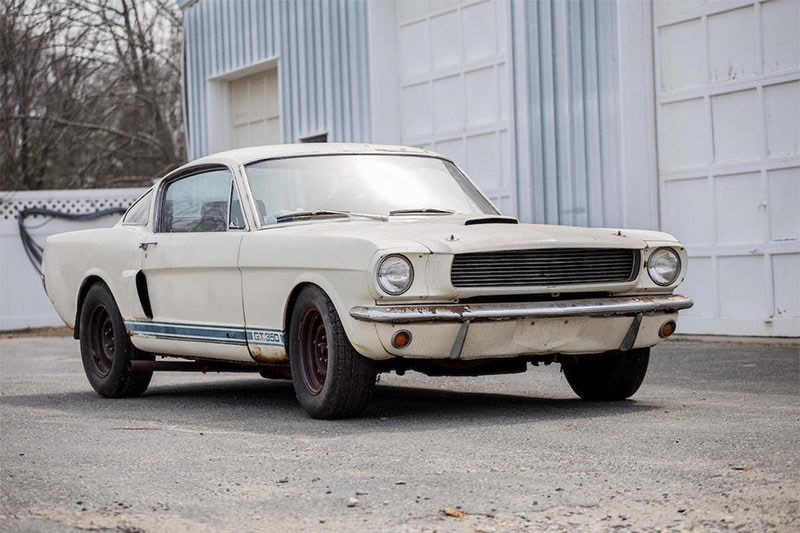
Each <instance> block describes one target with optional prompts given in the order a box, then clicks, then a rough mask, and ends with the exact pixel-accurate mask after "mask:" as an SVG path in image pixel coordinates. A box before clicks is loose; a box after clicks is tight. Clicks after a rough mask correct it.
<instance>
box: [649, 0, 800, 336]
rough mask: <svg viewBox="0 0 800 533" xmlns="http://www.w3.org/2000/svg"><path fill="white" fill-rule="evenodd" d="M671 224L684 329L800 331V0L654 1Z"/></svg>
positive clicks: (666, 218)
mask: <svg viewBox="0 0 800 533" xmlns="http://www.w3.org/2000/svg"><path fill="white" fill-rule="evenodd" d="M654 31H655V39H654V40H655V50H656V53H655V60H656V78H657V79H656V87H657V89H656V90H657V95H656V96H657V99H656V101H657V120H658V152H659V182H660V198H661V200H660V202H661V222H662V227H663V228H664V230H665V231H668V232H671V233H673V234H675V235H676V236H678V237H679V238H680V239H681V240H682V241H683V242H684V243H685V244H686V245H687V246H688V249H689V254H690V256H691V261H690V265H689V275H688V277H687V279H686V282H685V286H684V287H682V289H683V290H682V292H685V293H686V294H689V295H691V296H693V297H694V298H695V302H696V304H695V307H694V308H693V309H692V310H690V311H688V312H686V313H685V315H684V316H685V318H684V319H683V320H682V323H681V331H682V332H685V333H718V334H731V335H781V336H798V335H800V244H798V239H799V238H800V206H799V204H800V2H798V1H797V0H769V1H764V2H760V1H756V2H753V1H735V0H733V1H727V2H716V1H701V0H690V1H686V0H683V1H674V2H666V1H656V2H654Z"/></svg>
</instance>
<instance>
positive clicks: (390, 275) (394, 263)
mask: <svg viewBox="0 0 800 533" xmlns="http://www.w3.org/2000/svg"><path fill="white" fill-rule="evenodd" d="M413 281H414V267H412V266H411V262H410V261H409V260H408V259H406V258H405V257H403V256H402V255H389V256H386V257H385V258H384V259H383V261H381V264H380V266H379V267H378V285H380V287H381V289H383V292H385V293H386V294H391V295H392V296H397V295H398V294H403V293H404V292H406V291H407V290H408V288H409V287H411V282H413Z"/></svg>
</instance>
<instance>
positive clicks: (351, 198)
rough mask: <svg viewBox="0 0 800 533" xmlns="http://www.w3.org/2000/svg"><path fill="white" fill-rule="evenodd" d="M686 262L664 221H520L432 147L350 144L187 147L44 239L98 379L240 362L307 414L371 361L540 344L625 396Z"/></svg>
mask: <svg viewBox="0 0 800 533" xmlns="http://www.w3.org/2000/svg"><path fill="white" fill-rule="evenodd" d="M686 264H687V256H686V251H685V249H684V247H683V246H681V244H680V243H679V242H678V241H676V239H675V238H673V237H672V236H670V235H667V234H665V233H659V232H653V231H634V230H620V229H602V228H591V229H590V228H577V227H564V226H555V225H538V224H521V223H519V222H518V221H517V220H516V219H515V218H511V217H507V216H502V215H501V214H500V213H499V212H498V211H497V209H495V207H494V206H493V205H492V203H491V202H490V201H489V200H488V199H487V198H486V196H484V195H483V194H482V193H481V192H480V191H479V190H478V188H477V187H476V186H475V184H474V183H473V182H472V181H470V179H469V178H468V177H467V176H466V175H465V174H464V172H463V171H462V170H461V169H459V167H458V166H457V165H456V164H455V163H454V162H452V161H450V160H449V159H447V158H446V157H443V156H441V155H438V154H436V153H433V152H430V151H427V150H422V149H415V148H405V147H393V146H374V145H362V144H317V145H308V144H306V145H283V146H264V147H255V148H245V149H240V150H233V151H230V152H225V153H220V154H216V155H212V156H208V157H204V158H202V159H199V160H196V161H193V162H191V163H189V164H187V165H184V166H183V167H181V168H179V169H177V170H175V171H173V172H171V173H169V174H168V175H166V176H165V177H163V178H162V179H160V180H159V181H158V182H157V183H156V184H155V185H154V186H153V187H152V188H151V189H150V190H149V191H147V193H146V194H144V196H142V197H141V198H140V199H139V200H138V201H137V202H136V203H135V204H134V205H133V206H131V208H130V209H129V210H128V212H127V213H126V214H125V215H124V217H123V218H122V220H121V221H120V222H119V223H118V224H117V225H116V226H115V227H113V228H110V229H98V230H89V231H79V232H72V233H65V234H60V235H54V236H52V237H50V238H49V239H48V241H47V245H46V249H45V254H44V274H45V287H46V290H47V293H48V295H49V296H50V299H51V300H52V301H53V304H54V305H55V308H56V309H57V311H58V313H59V314H60V316H61V317H62V318H63V320H64V322H66V324H67V325H68V326H70V327H73V328H74V335H75V337H76V338H79V339H80V346H81V353H82V357H83V365H84V368H85V370H86V375H87V376H88V379H89V382H90V383H91V385H92V387H94V389H95V390H96V391H97V392H98V393H99V394H101V395H103V396H106V397H123V396H134V395H138V394H141V393H143V392H144V391H145V389H146V388H147V386H148V384H149V382H150V378H151V376H152V373H153V371H157V370H173V369H175V370H211V371H214V370H222V371H224V370H236V371H241V370H253V371H258V372H261V374H262V375H264V376H266V377H277V378H280V377H285V378H290V379H291V380H292V381H293V382H294V388H295V391H296V393H297V397H298V399H299V401H300V404H301V405H302V406H303V407H304V408H305V409H306V410H307V411H308V413H309V414H310V415H311V416H313V417H318V418H341V417H348V416H353V415H356V414H358V413H360V412H361V411H362V410H363V409H364V408H365V406H366V405H367V402H368V400H369V398H370V395H371V394H372V391H373V389H374V387H375V382H376V376H377V375H378V374H379V373H381V372H388V371H396V372H398V373H403V372H405V371H406V370H416V371H420V372H423V373H426V374H429V375H480V374H489V373H512V372H522V371H524V370H525V369H526V368H527V365H528V364H529V363H535V364H538V363H559V364H561V365H562V369H563V371H564V375H565V376H566V379H567V381H568V382H569V384H570V386H571V387H572V388H573V390H574V391H575V392H576V393H577V394H578V395H579V396H580V397H582V398H585V399H589V400H619V399H623V398H627V397H629V396H631V395H633V394H634V393H635V392H636V391H637V389H638V388H639V386H640V384H641V383H642V380H643V378H644V376H645V372H646V370H647V364H648V358H649V350H650V347H651V346H653V345H655V344H656V343H658V342H659V341H661V340H662V339H663V338H665V337H667V336H669V335H670V334H672V333H673V331H674V330H675V321H676V319H677V316H678V311H679V310H680V309H685V308H687V307H690V306H691V305H692V302H691V300H690V299H688V298H686V297H684V296H680V295H676V294H674V290H675V288H676V287H677V286H678V284H679V283H680V282H681V281H682V280H683V278H684V276H685V274H686ZM156 356H164V357H169V358H180V359H171V360H164V359H159V360H156Z"/></svg>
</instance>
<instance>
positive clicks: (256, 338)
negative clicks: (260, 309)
mask: <svg viewBox="0 0 800 533" xmlns="http://www.w3.org/2000/svg"><path fill="white" fill-rule="evenodd" d="M125 328H126V329H127V330H128V332H129V333H130V334H132V335H137V336H142V337H153V338H159V339H167V340H181V341H189V342H211V343H219V344H232V345H245V344H251V345H259V346H278V347H281V348H282V347H284V340H285V336H284V332H283V331H281V330H278V329H269V328H250V327H248V328H246V329H245V328H240V327H232V326H220V325H215V324H185V323H178V322H153V321H143V320H128V321H126V322H125Z"/></svg>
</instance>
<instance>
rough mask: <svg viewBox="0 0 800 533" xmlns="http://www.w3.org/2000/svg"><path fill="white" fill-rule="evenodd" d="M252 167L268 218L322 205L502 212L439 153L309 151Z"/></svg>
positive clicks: (384, 211)
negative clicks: (315, 153)
mask: <svg viewBox="0 0 800 533" xmlns="http://www.w3.org/2000/svg"><path fill="white" fill-rule="evenodd" d="M246 170H247V180H248V182H249V184H250V190H251V192H252V194H253V198H254V200H255V202H256V207H257V208H258V211H259V213H258V214H259V218H260V219H261V220H260V222H261V223H262V224H275V223H278V222H283V221H289V220H294V219H295V218H293V217H287V216H286V215H290V214H291V213H295V212H297V213H314V212H317V211H328V212H331V211H339V212H352V213H370V214H378V215H388V214H390V213H392V214H395V215H400V214H403V215H410V214H417V213H418V214H420V215H430V216H433V215H447V214H450V213H451V212H455V213H463V214H470V215H471V214H491V215H495V214H497V212H496V211H495V209H494V208H493V207H492V205H491V204H490V203H489V201H488V200H487V199H486V198H485V197H484V196H483V194H481V193H480V192H479V191H478V190H477V189H476V188H475V186H473V185H472V183H470V181H469V180H468V179H467V178H466V176H464V175H463V174H462V173H461V172H460V171H459V170H458V168H456V166H455V165H453V164H452V163H450V162H449V161H444V160H442V159H437V158H433V157H423V156H408V155H364V154H362V155H328V156H309V157H295V158H287V159H273V160H269V161H261V162H259V163H253V164H250V165H248V166H247V167H246ZM279 218H280V220H279Z"/></svg>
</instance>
